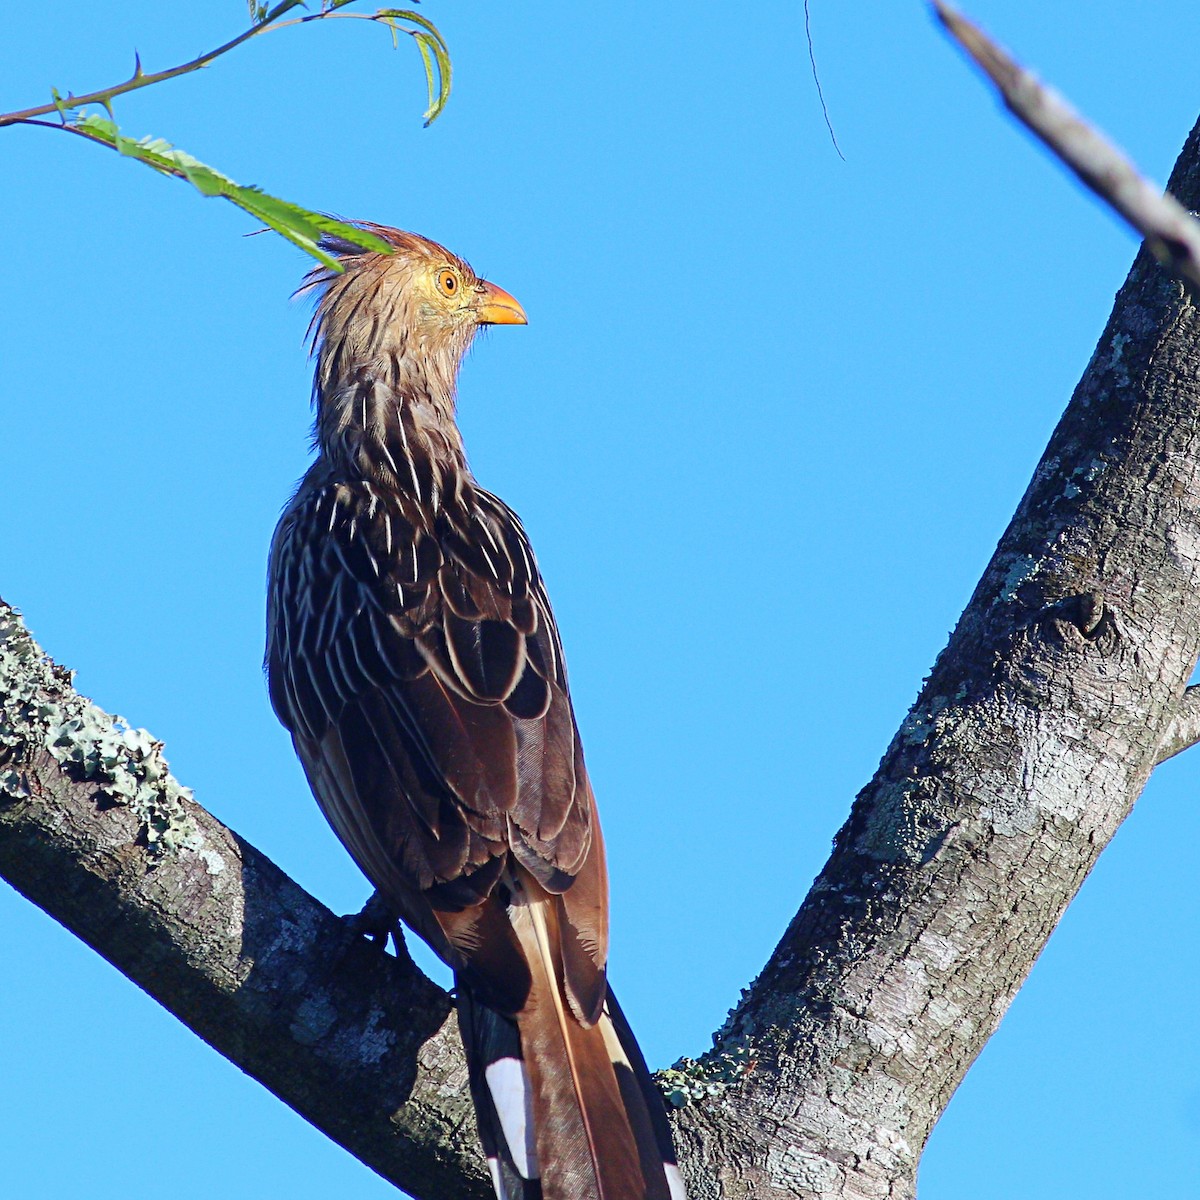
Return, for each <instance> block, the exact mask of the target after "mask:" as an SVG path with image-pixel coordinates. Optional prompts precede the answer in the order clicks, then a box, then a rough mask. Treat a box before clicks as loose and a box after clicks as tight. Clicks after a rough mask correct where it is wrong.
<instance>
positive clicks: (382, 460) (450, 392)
mask: <svg viewBox="0 0 1200 1200" xmlns="http://www.w3.org/2000/svg"><path fill="white" fill-rule="evenodd" d="M323 365H324V364H322V363H318V370H317V377H316V380H315V383H314V388H315V394H316V403H317V422H316V441H317V444H318V447H319V449H320V450H321V452H322V454H324V455H325V456H326V457H327V458H328V459H329V460H330V464H331V466H333V467H334V468H335V470H336V471H337V472H338V473H339V474H343V475H345V476H347V477H349V478H352V479H366V480H369V481H371V482H373V483H377V484H379V485H380V486H381V487H383V488H385V489H388V490H392V491H397V492H400V493H401V494H403V495H406V496H408V497H410V498H411V499H412V500H413V501H414V502H415V503H416V504H417V505H418V506H420V507H422V508H426V509H432V510H435V511H436V510H437V509H438V508H440V506H441V504H442V502H443V501H444V499H445V497H446V496H447V495H448V494H451V493H453V492H456V491H458V490H459V489H460V488H461V487H462V485H463V482H464V481H465V480H467V479H469V471H468V468H467V463H466V455H465V453H464V450H463V443H462V436H461V435H460V434H459V432H458V425H457V424H456V422H455V419H454V377H453V373H451V372H441V371H436V370H430V369H429V368H430V366H431V365H432V364H430V363H428V362H424V363H415V364H414V363H411V362H408V361H407V360H404V359H391V360H384V361H382V362H376V363H372V364H370V365H360V366H357V367H355V368H353V369H352V370H350V371H349V372H347V373H341V372H339V373H338V374H337V375H331V374H328V373H323V372H322V370H321V367H322V366H323ZM323 374H324V376H325V377H324V378H323V377H322V376H323Z"/></svg>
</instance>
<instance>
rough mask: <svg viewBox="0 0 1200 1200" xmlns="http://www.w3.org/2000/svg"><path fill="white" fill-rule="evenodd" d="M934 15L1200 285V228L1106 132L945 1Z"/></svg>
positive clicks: (1058, 151)
mask: <svg viewBox="0 0 1200 1200" xmlns="http://www.w3.org/2000/svg"><path fill="white" fill-rule="evenodd" d="M933 7H934V11H935V12H936V13H937V16H938V20H940V21H941V23H942V25H943V26H944V27H945V29H946V30H947V32H949V34H950V35H951V37H953V38H954V39H955V41H957V42H958V44H959V45H960V46H961V47H962V48H963V49H964V50H965V51H966V52H967V54H968V55H970V57H971V58H972V59H973V60H974V62H975V63H976V64H977V65H978V66H979V68H980V69H981V70H982V71H983V73H984V74H985V75H986V76H987V77H988V78H989V79H990V80H991V81H992V83H994V84H995V85H996V88H997V89H998V90H999V92H1000V95H1001V97H1002V98H1003V100H1004V103H1005V105H1006V106H1007V108H1008V110H1009V111H1010V112H1011V113H1012V114H1013V115H1014V116H1015V117H1016V118H1017V119H1018V120H1019V121H1020V122H1021V123H1022V124H1023V125H1024V126H1025V127H1026V128H1027V129H1029V130H1031V131H1032V132H1033V133H1034V134H1036V135H1037V137H1039V138H1040V139H1041V140H1042V141H1043V142H1044V143H1045V144H1046V145H1047V146H1048V147H1049V148H1050V150H1051V151H1052V152H1053V153H1054V154H1055V155H1056V156H1057V157H1058V158H1059V159H1060V160H1061V161H1062V162H1063V163H1064V164H1065V165H1066V166H1067V167H1069V168H1070V169H1071V170H1072V171H1073V172H1074V173H1075V175H1076V176H1077V177H1078V178H1079V180H1080V181H1081V182H1082V183H1083V184H1084V186H1086V187H1089V188H1091V190H1092V191H1093V192H1095V193H1096V195H1098V196H1099V197H1100V198H1101V199H1102V200H1104V201H1105V202H1106V203H1107V204H1109V205H1110V206H1111V207H1112V208H1113V209H1114V210H1115V211H1116V212H1117V213H1118V215H1120V216H1122V217H1124V218H1125V220H1126V221H1128V222H1129V224H1130V225H1132V226H1133V227H1134V229H1136V230H1137V231H1138V233H1140V234H1141V235H1142V237H1144V238H1145V239H1146V245H1147V246H1148V248H1149V249H1150V252H1151V253H1152V254H1153V255H1154V257H1155V258H1157V259H1158V261H1159V262H1161V263H1162V264H1163V265H1164V266H1165V267H1167V268H1168V269H1169V270H1171V271H1172V272H1174V274H1176V275H1178V276H1179V277H1180V278H1181V279H1182V280H1183V281H1184V282H1185V284H1186V285H1187V286H1188V288H1189V289H1191V290H1192V296H1193V299H1194V298H1195V295H1196V289H1197V288H1200V223H1197V222H1196V221H1194V220H1193V219H1192V217H1191V216H1190V215H1189V214H1188V211H1187V209H1185V208H1184V207H1183V206H1182V205H1181V204H1180V203H1179V202H1178V201H1177V200H1176V199H1175V198H1174V197H1173V196H1171V195H1170V194H1167V195H1164V194H1163V193H1162V192H1161V191H1160V190H1159V189H1158V188H1156V187H1155V186H1154V185H1153V184H1152V183H1151V182H1150V181H1149V180H1147V179H1145V178H1144V177H1143V176H1142V175H1140V174H1139V173H1138V171H1137V169H1136V168H1135V167H1134V166H1133V164H1132V163H1131V162H1130V161H1129V160H1128V159H1127V158H1126V157H1125V155H1123V154H1122V153H1121V151H1120V150H1118V149H1117V148H1116V146H1114V145H1113V144H1112V142H1110V141H1109V140H1108V139H1107V138H1105V137H1104V136H1103V134H1101V133H1099V132H1098V131H1097V130H1095V129H1093V128H1092V127H1091V126H1090V125H1089V124H1088V123H1087V122H1086V121H1084V120H1083V119H1082V118H1081V117H1080V116H1079V114H1078V113H1076V112H1075V111H1074V109H1072V108H1071V106H1070V105H1069V104H1067V103H1066V101H1065V100H1063V98H1062V97H1061V96H1059V95H1058V94H1057V93H1055V92H1054V91H1052V90H1051V89H1050V88H1048V87H1045V86H1044V85H1043V84H1041V83H1040V82H1039V81H1038V79H1037V77H1036V76H1034V75H1033V74H1032V73H1031V72H1029V71H1027V70H1025V69H1024V68H1023V67H1022V66H1021V65H1020V63H1018V62H1016V61H1015V60H1014V59H1013V58H1012V57H1010V56H1009V55H1008V54H1007V53H1006V52H1005V51H1004V50H1003V49H1002V48H1001V47H1000V46H998V45H997V44H996V43H995V42H993V41H992V40H991V38H989V37H988V36H987V34H985V33H984V32H983V30H982V29H980V28H979V26H978V25H975V24H973V23H972V22H970V21H968V20H967V19H966V18H965V17H963V16H962V15H961V14H960V13H958V12H955V10H954V9H952V8H951V7H950V6H949V5H948V4H943V3H942V0H933Z"/></svg>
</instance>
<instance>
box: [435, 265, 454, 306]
mask: <svg viewBox="0 0 1200 1200" xmlns="http://www.w3.org/2000/svg"><path fill="white" fill-rule="evenodd" d="M437 286H438V291H439V292H441V293H442V295H443V296H445V297H446V299H447V300H453V299H454V297H455V296H457V295H458V289H459V282H458V276H457V275H456V274H455V273H454V272H453V271H452V270H450V268H449V267H443V268H442V269H441V270H440V271H439V272H438V274H437Z"/></svg>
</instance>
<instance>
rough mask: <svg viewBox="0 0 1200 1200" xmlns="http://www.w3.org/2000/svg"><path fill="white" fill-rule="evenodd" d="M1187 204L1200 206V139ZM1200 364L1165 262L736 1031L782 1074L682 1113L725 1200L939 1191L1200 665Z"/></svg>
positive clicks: (1143, 261)
mask: <svg viewBox="0 0 1200 1200" xmlns="http://www.w3.org/2000/svg"><path fill="white" fill-rule="evenodd" d="M1170 187H1171V189H1172V191H1174V193H1175V194H1176V195H1177V196H1179V197H1180V199H1181V200H1182V201H1183V203H1184V204H1185V205H1187V206H1188V207H1191V208H1195V207H1198V206H1200V126H1197V128H1196V129H1194V130H1193V131H1192V134H1191V136H1190V137H1189V139H1188V142H1187V144H1186V146H1185V147H1184V151H1183V153H1182V155H1181V157H1180V160H1179V162H1178V163H1177V165H1176V168H1175V171H1174V173H1173V174H1172V178H1171V183H1170ZM1198 347H1200V320H1198V319H1197V314H1196V311H1195V310H1194V309H1193V307H1192V306H1191V304H1190V302H1189V301H1188V299H1187V296H1186V294H1185V291H1184V288H1183V287H1182V286H1181V285H1180V284H1179V283H1177V282H1175V281H1173V280H1171V279H1170V278H1169V277H1168V276H1167V275H1166V274H1165V273H1164V272H1163V271H1162V270H1161V268H1160V267H1159V266H1157V264H1156V263H1155V262H1154V260H1153V258H1152V257H1151V256H1150V254H1149V253H1147V252H1146V251H1145V250H1143V252H1142V253H1141V254H1140V255H1139V257H1138V259H1137V261H1136V262H1135V264H1134V268H1133V270H1132V272H1131V273H1130V276H1129V278H1128V280H1127V281H1126V283H1125V285H1124V287H1123V288H1122V290H1121V292H1120V293H1119V295H1118V297H1117V301H1116V305H1115V307H1114V310H1113V313H1112V316H1111V317H1110V319H1109V323H1108V326H1107V327H1106V329H1105V331H1104V334H1103V336H1102V337H1101V340H1100V344H1099V346H1098V348H1097V350H1096V352H1095V354H1094V355H1093V357H1092V360H1091V362H1090V364H1089V366H1088V369H1087V371H1086V372H1085V375H1084V377H1083V380H1082V381H1081V383H1080V385H1079V387H1078V388H1077V389H1076V392H1075V395H1074V397H1073V398H1072V401H1071V403H1070V405H1069V407H1068V409H1067V411H1066V413H1065V414H1064V416H1063V418H1062V420H1061V421H1060V423H1059V426H1058V428H1057V429H1056V430H1055V433H1054V436H1053V438H1052V440H1051V443H1050V445H1049V447H1048V449H1047V451H1046V453H1045V455H1044V457H1043V458H1042V461H1041V463H1040V464H1039V466H1038V469H1037V471H1036V473H1035V475H1034V478H1033V480H1032V482H1031V483H1030V485H1029V488H1028V490H1027V492H1026V494H1025V496H1024V498H1023V500H1022V502H1021V505H1020V508H1019V509H1018V511H1017V513H1016V515H1015V517H1014V518H1013V521H1012V523H1011V524H1010V526H1009V528H1008V530H1007V531H1006V532H1005V534H1004V536H1003V538H1002V539H1001V542H1000V545H999V547H998V548H997V550H996V553H995V555H994V557H993V559H992V561H991V563H990V564H989V566H988V569H987V571H986V573H985V575H984V577H983V579H982V581H981V582H980V584H979V586H978V587H977V589H976V591H975V594H974V596H973V597H972V600H971V603H970V605H969V606H968V608H967V610H966V612H965V613H964V614H963V616H962V618H961V619H960V621H959V624H958V626H957V628H956V629H955V631H954V633H953V635H952V637H951V640H950V644H949V645H948V646H947V648H946V649H945V650H944V651H943V652H942V654H941V655H940V656H939V658H938V661H937V662H936V664H935V665H934V668H933V671H932V673H931V675H930V677H929V679H928V682H927V683H926V685H925V687H924V688H923V690H922V692H921V694H920V696H919V697H918V699H917V702H916V704H915V705H914V706H913V708H912V710H911V712H910V713H909V716H908V719H907V720H906V722H905V723H904V725H903V726H902V727H901V729H900V731H899V733H898V734H897V736H896V738H895V739H894V740H893V742H892V745H891V746H890V747H889V748H888V751H887V753H886V754H885V756H884V759H883V762H882V763H881V765H880V768H879V771H878V772H877V774H876V775H875V778H874V779H873V780H872V781H871V783H870V784H868V786H867V787H866V788H864V789H863V791H862V792H861V793H860V794H859V796H858V798H857V800H856V802H855V805H854V808H853V810H852V813H851V816H850V819H849V821H848V822H847V824H846V825H845V826H844V827H843V829H842V830H841V832H840V833H839V835H838V837H837V840H836V843H835V849H834V853H833V855H832V857H831V858H830V860H829V863H828V864H827V865H826V867H825V869H824V870H823V871H822V873H821V876H820V877H819V878H818V880H817V882H816V884H815V885H814V887H813V889H812V891H811V892H810V894H809V896H808V898H807V899H806V901H805V903H804V905H803V907H802V908H801V910H800V912H799V913H798V914H797V916H796V917H795V919H794V920H793V922H792V924H791V926H790V927H789V929H788V931H787V933H786V934H785V936H784V938H783V940H782V941H781V943H780V945H779V946H778V947H777V949H776V951H775V953H774V954H773V956H772V958H771V961H770V962H769V963H768V965H767V967H766V969H765V970H764V971H763V973H762V975H761V976H760V977H759V978H758V980H757V981H756V982H755V984H754V986H753V987H752V989H751V990H750V991H749V992H748V993H747V994H746V995H745V996H744V998H743V1001H742V1003H741V1004H740V1005H739V1007H738V1009H737V1010H736V1012H735V1013H734V1014H733V1015H732V1017H731V1019H730V1021H729V1022H728V1023H727V1025H726V1027H725V1028H724V1029H723V1030H722V1032H721V1035H720V1037H719V1040H718V1044H717V1046H716V1049H715V1051H714V1055H715V1056H720V1055H722V1054H728V1053H730V1052H731V1051H734V1050H744V1049H745V1047H747V1046H750V1047H752V1048H753V1050H754V1052H755V1056H754V1059H753V1066H754V1069H753V1070H751V1071H748V1072H746V1073H745V1074H744V1075H743V1076H742V1077H741V1078H740V1079H739V1080H737V1081H736V1082H735V1083H734V1084H733V1086H732V1087H730V1088H729V1089H728V1090H727V1091H726V1092H725V1093H724V1094H723V1095H721V1096H719V1097H716V1098H713V1099H711V1100H710V1101H709V1102H708V1103H707V1104H706V1105H705V1106H704V1107H703V1108H697V1109H691V1108H689V1109H685V1110H684V1112H683V1114H682V1120H681V1124H682V1127H683V1130H684V1138H685V1144H686V1145H687V1147H688V1150H689V1151H690V1161H691V1162H692V1165H693V1170H692V1175H691V1178H692V1179H693V1180H698V1181H699V1186H698V1189H697V1190H698V1195H699V1196H701V1197H715V1196H718V1195H719V1196H723V1197H743V1196H755V1197H767V1196H770V1197H783V1196H804V1197H834V1196H837V1197H868V1196H869V1197H895V1198H897V1200H900V1198H907V1197H911V1196H912V1194H913V1190H914V1185H915V1173H916V1167H917V1162H918V1160H919V1157H920V1153H921V1150H922V1148H923V1146H924V1144H925V1141H926V1139H927V1137H928V1135H929V1132H930V1130H931V1129H932V1127H933V1124H934V1122H935V1121H936V1120H937V1118H938V1117H939V1116H940V1114H941V1112H942V1110H943V1109H944V1107H945V1105H946V1103H947V1102H948V1101H949V1098H950V1096H951V1094H952V1093H953V1091H954V1089H955V1088H956V1087H957V1086H958V1084H959V1082H960V1081H961V1080H962V1078H963V1076H964V1074H965V1073H966V1071H967V1069H968V1067H969V1066H970V1064H971V1063H972V1062H973V1061H974V1059H975V1057H976V1055H977V1054H978V1053H979V1051H980V1050H981V1049H982V1047H983V1045H984V1043H985V1042H986V1041H987V1039H988V1037H989V1036H990V1035H991V1033H992V1031H993V1030H994V1029H995V1027H996V1025H997V1024H998V1022H999V1020H1000V1018H1001V1016H1002V1015H1003V1013H1004V1011H1005V1010H1006V1008H1007V1006H1008V1004H1009V1002H1010V1001H1011V1000H1012V997H1013V996H1014V995H1015V993H1016V991H1017V989H1018V988H1019V986H1020V985H1021V983H1022V981H1023V980H1024V978H1025V976H1026V974H1027V973H1028V971H1029V969H1030V967H1031V966H1032V964H1033V962H1034V960H1035V959H1036V957H1037V955H1038V953H1039V952H1040V951H1041V948H1042V946H1043V945H1044V944H1045V941H1046V939H1047V938H1048V937H1049V935H1050V932H1051V931H1052V930H1053V928H1054V926H1055V924H1056V923H1057V921H1058V920H1059V918H1060V917H1061V915H1062V913H1063V911H1064V910H1065V908H1066V906H1067V904H1068V903H1069V902H1070V900H1071V899H1072V897H1073V896H1074V895H1075V893H1076V891H1077V890H1078V888H1079V886H1080V884H1081V883H1082V882H1083V879H1084V878H1085V877H1086V875H1087V873H1088V872H1089V871H1090V869H1091V867H1092V866H1093V865H1094V863H1095V861H1096V859H1097V858H1098V856H1099V854H1100V853H1101V851H1102V850H1103V849H1104V847H1105V846H1106V845H1107V843H1108V841H1109V840H1110V838H1111V837H1112V835H1113V833H1114V832H1115V831H1116V828H1117V826H1118V825H1119V824H1120V823H1121V821H1122V820H1124V818H1125V817H1126V816H1127V815H1128V813H1129V811H1130V809H1131V808H1132V806H1133V803H1134V801H1135V800H1136V799H1137V796H1138V795H1139V794H1140V792H1141V789H1142V787H1143V786H1144V784H1145V781H1146V779H1147V777H1148V776H1149V773H1150V771H1151V769H1152V768H1153V766H1154V765H1155V763H1156V762H1157V761H1159V757H1160V754H1159V747H1160V746H1161V745H1163V743H1164V740H1166V739H1168V738H1169V737H1170V736H1171V735H1170V734H1169V733H1168V730H1169V729H1172V722H1173V720H1174V714H1175V713H1176V710H1177V707H1178V704H1179V700H1180V697H1181V696H1182V695H1183V693H1184V688H1185V685H1186V683H1187V680H1188V677H1189V676H1190V674H1191V671H1192V668H1193V665H1194V664H1195V662H1196V658H1197V653H1198V652H1200V586H1198V585H1200V350H1198ZM986 368H987V365H986V364H983V365H982V366H981V369H986ZM714 1068H716V1069H719V1061H714Z"/></svg>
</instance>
